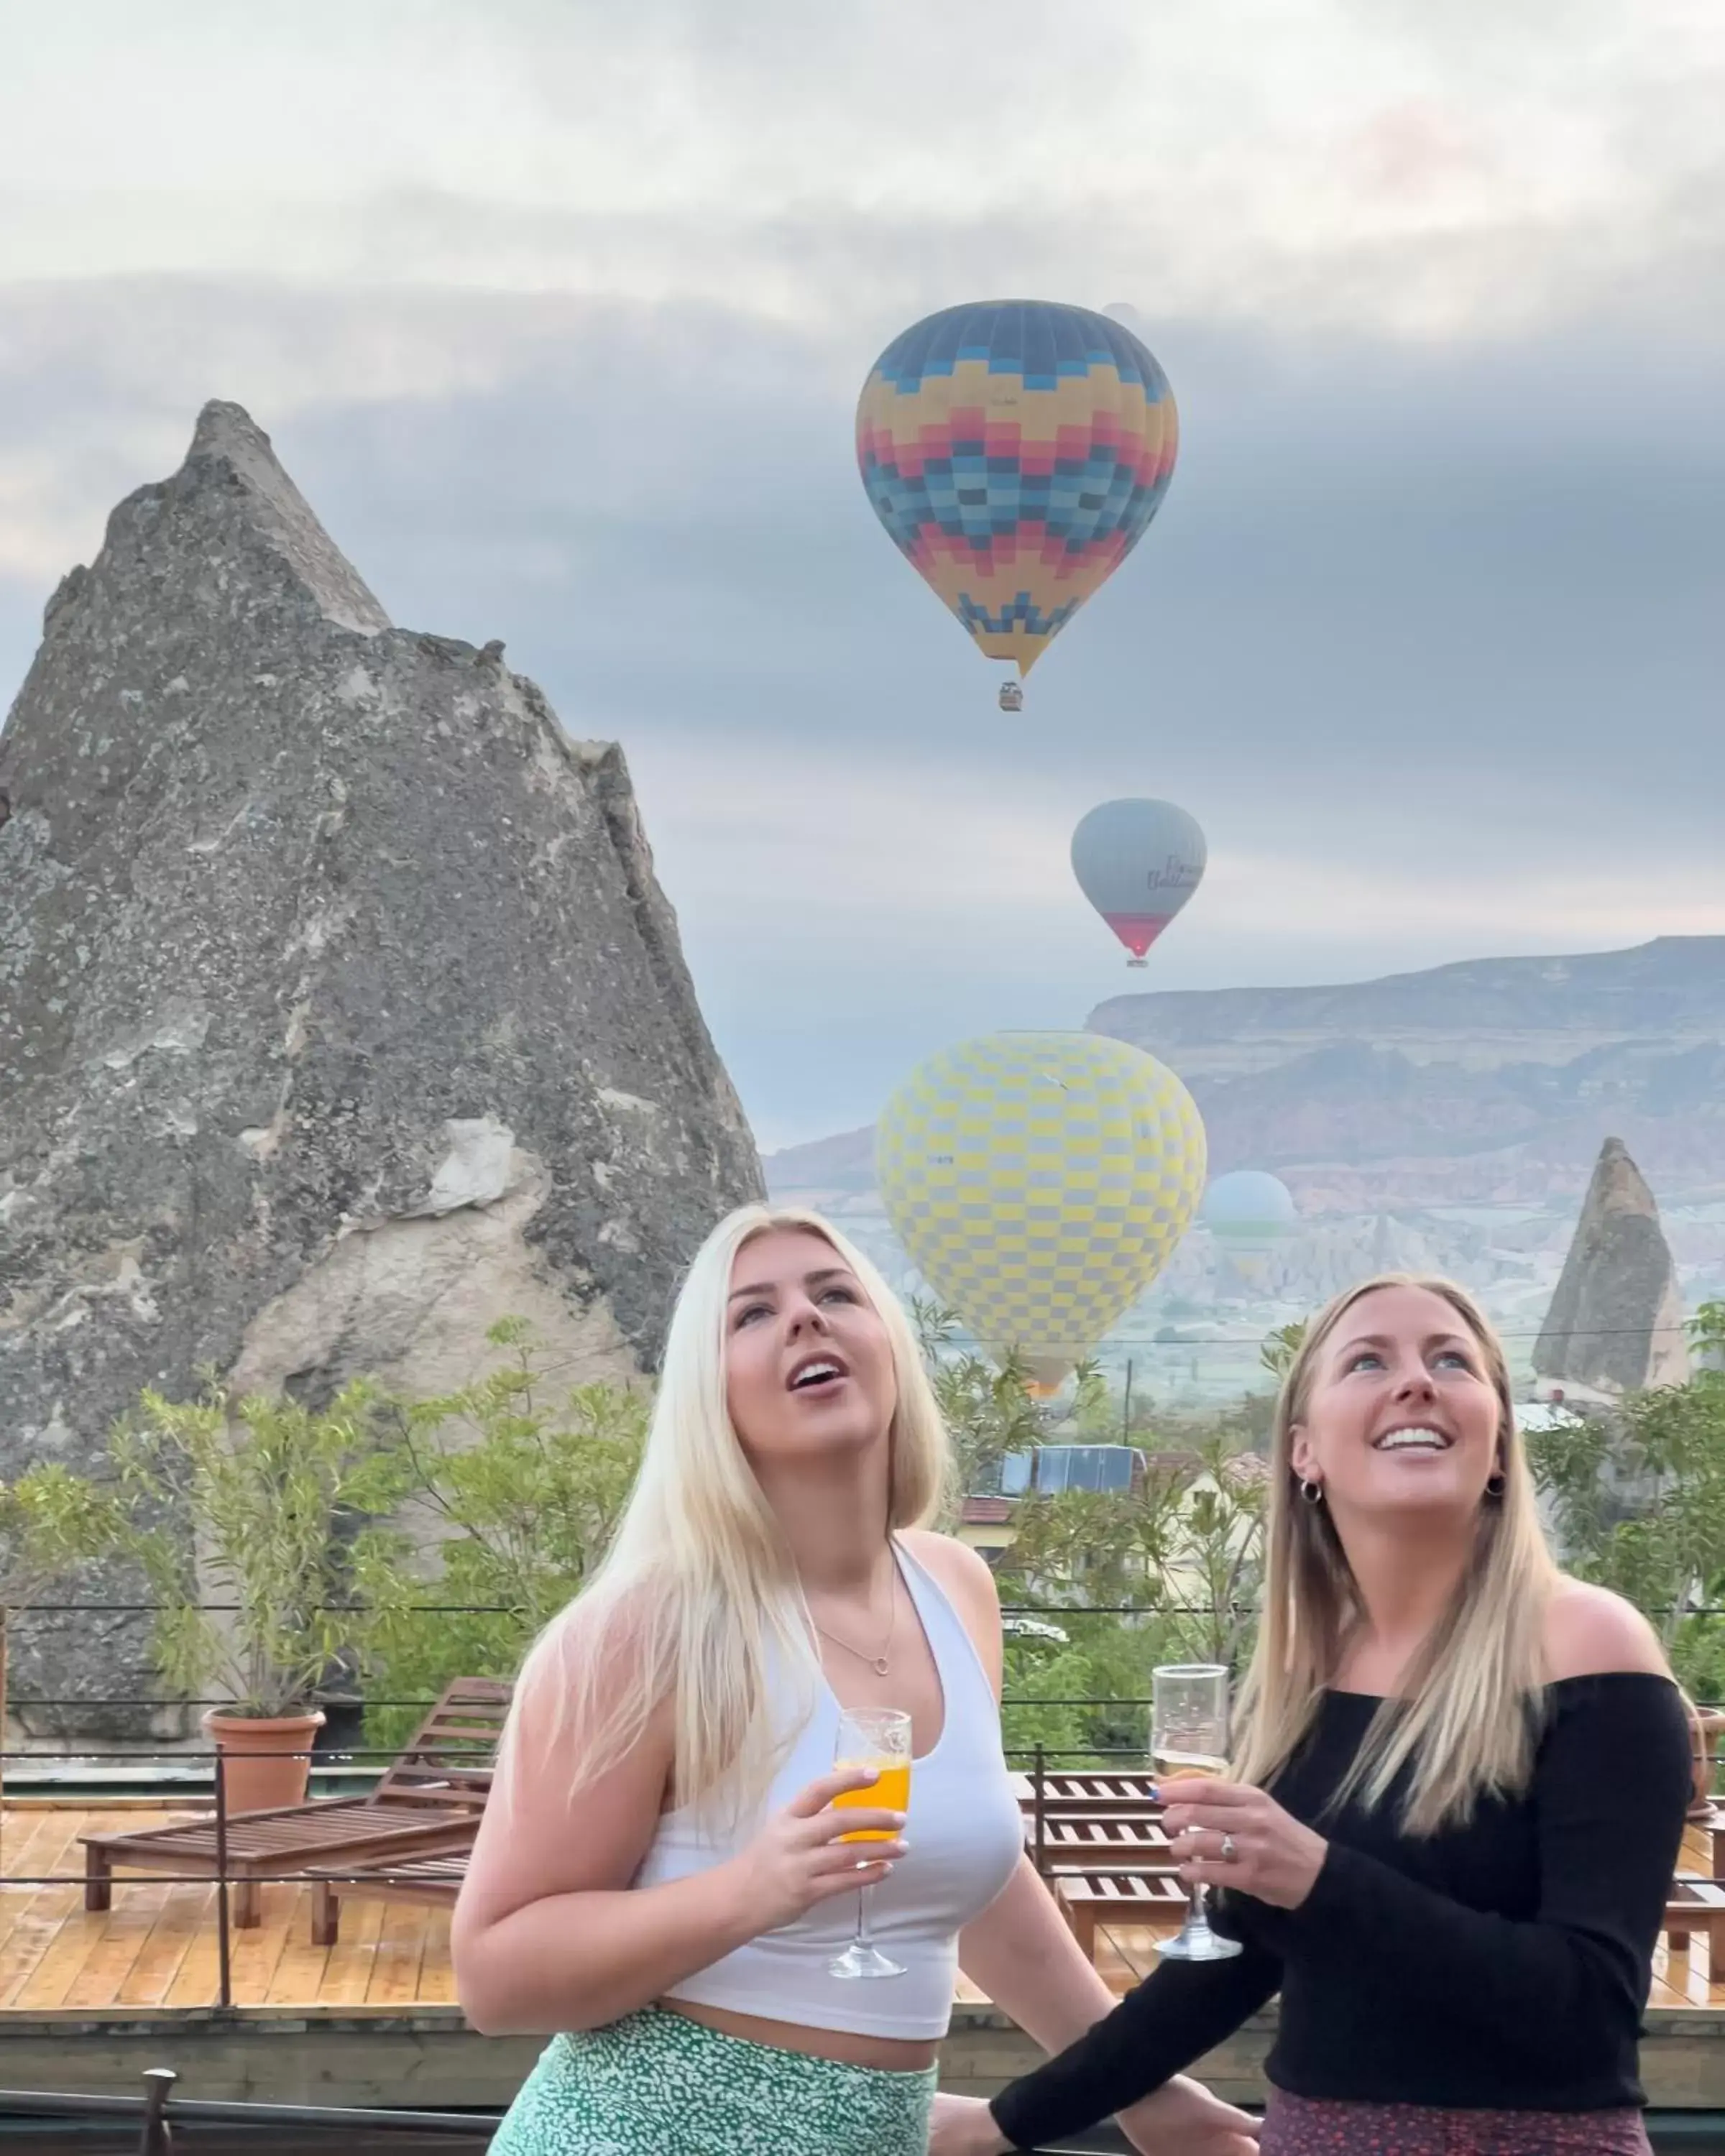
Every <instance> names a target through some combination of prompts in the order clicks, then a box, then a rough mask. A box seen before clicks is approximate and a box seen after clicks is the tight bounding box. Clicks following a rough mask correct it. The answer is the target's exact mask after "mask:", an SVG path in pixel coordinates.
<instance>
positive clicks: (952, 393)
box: [856, 300, 1178, 708]
mask: <svg viewBox="0 0 1725 2156" xmlns="http://www.w3.org/2000/svg"><path fill="white" fill-rule="evenodd" d="M1177 443H1178V419H1177V418H1176V415H1175V412H1174V400H1173V393H1171V392H1170V390H1169V388H1168V380H1167V377H1165V376H1164V374H1163V371H1162V369H1161V368H1160V367H1158V365H1157V363H1156V362H1155V360H1154V359H1153V357H1151V355H1150V353H1149V352H1148V351H1147V350H1146V348H1145V347H1144V346H1143V345H1142V344H1141V343H1140V342H1139V341H1138V340H1137V337H1135V336H1133V335H1132V332H1131V331H1130V330H1128V329H1127V328H1126V327H1125V326H1123V325H1122V323H1120V322H1118V321H1111V320H1110V319H1109V318H1108V317H1107V316H1106V315H1098V314H1092V313H1091V311H1090V310H1089V309H1088V308H1086V307H1066V306H1059V305H1053V304H1051V303H1050V302H1048V301H1046V300H997V301H991V302H989V303H988V304H985V305H974V306H963V307H947V308H946V309H945V310H943V311H942V312H941V313H939V314H937V315H930V316H928V317H927V320H926V321H920V322H918V323H917V324H916V327H915V328H914V329H909V330H906V331H905V333H904V335H903V336H900V337H896V338H895V339H894V341H892V343H891V344H890V345H889V346H887V347H886V351H885V352H882V353H881V355H880V358H879V359H878V360H877V361H876V362H875V366H874V367H873V370H872V371H871V372H870V376H869V378H868V380H867V382H865V383H864V385H863V392H862V396H861V398H860V401H859V403H858V405H857V414H856V454H857V462H858V464H859V465H860V468H861V471H862V477H863V484H864V485H865V487H866V488H867V490H868V495H869V500H870V502H872V503H873V505H874V509H875V515H876V516H878V517H879V518H880V521H881V522H882V523H883V524H884V525H885V526H886V529H887V531H889V532H890V533H891V536H892V537H893V539H894V541H895V542H896V544H897V545H898V547H899V548H900V550H901V552H903V553H904V554H905V555H906V557H908V559H909V561H910V562H911V566H912V567H914V568H915V569H916V570H917V571H918V572H919V573H920V574H921V575H922V577H925V578H926V579H927V582H928V583H930V584H932V586H933V588H934V589H935V591H936V592H937V593H938V594H939V595H940V597H941V598H942V600H944V601H945V603H946V604H947V606H948V607H950V608H952V612H953V613H956V614H957V617H958V619H959V620H960V621H962V622H963V624H964V626H965V628H966V629H968V630H969V632H970V634H971V635H972V636H973V638H974V639H975V640H976V642H977V644H978V645H979V646H980V648H981V649H982V650H983V652H984V653H985V654H987V655H988V657H989V658H990V659H1004V660H1015V661H1016V662H1017V665H1018V670H1019V675H1020V677H1021V678H1022V677H1023V676H1024V675H1028V674H1029V671H1030V669H1031V668H1032V667H1033V666H1034V665H1035V663H1036V661H1037V660H1038V659H1039V658H1040V656H1041V655H1042V654H1043V652H1044V651H1045V649H1047V648H1048V645H1049V644H1050V642H1051V641H1052V639H1054V638H1055V636H1057V635H1058V634H1060V630H1061V629H1063V628H1065V624H1067V623H1068V622H1069V621H1070V619H1072V616H1073V615H1074V614H1075V613H1076V612H1077V611H1078V609H1079V608H1080V607H1081V606H1082V605H1083V604H1084V602H1085V601H1086V599H1087V598H1089V597H1090V596H1091V593H1093V592H1095V591H1096V590H1097V589H1098V588H1100V587H1101V585H1102V584H1103V583H1106V580H1107V579H1108V577H1111V576H1112V574H1113V573H1114V572H1115V570H1116V569H1117V568H1118V567H1119V566H1120V564H1121V563H1122V562H1123V561H1124V560H1125V559H1126V557H1127V555H1128V554H1129V553H1130V552H1132V548H1133V547H1135V546H1136V545H1137V542H1138V541H1139V540H1140V539H1141V538H1142V536H1143V535H1144V532H1145V530H1146V528H1147V526H1148V525H1149V522H1150V520H1151V518H1152V517H1153V516H1155V514H1156V511H1157V510H1158V507H1159V506H1161V502H1162V497H1163V495H1164V494H1166V493H1167V491H1168V480H1170V478H1171V477H1172V476H1173V469H1174V453H1175V449H1176V445H1177ZM1011 688H1012V685H1009V690H1011ZM1013 693H1014V694H1015V693H1016V692H1015V690H1014V691H1013ZM1007 697H1008V690H1003V692H1002V701H1003V703H1005V702H1006V701H1007ZM1009 708H1012V706H1010V705H1009Z"/></svg>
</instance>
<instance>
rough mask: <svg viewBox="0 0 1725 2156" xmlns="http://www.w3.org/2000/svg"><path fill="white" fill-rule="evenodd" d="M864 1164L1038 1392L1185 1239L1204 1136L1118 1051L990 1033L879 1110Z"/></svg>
mask: <svg viewBox="0 0 1725 2156" xmlns="http://www.w3.org/2000/svg"><path fill="white" fill-rule="evenodd" d="M875 1168H876V1173H877V1177H878V1180H879V1183H880V1194H881V1197H882V1199H884V1201H885V1203H886V1212H887V1217H888V1218H889V1219H891V1223H892V1225H893V1228H894V1230H895V1232H896V1234H897V1236H898V1239H899V1240H900V1241H901V1243H902V1244H903V1245H904V1246H905V1248H906V1250H907V1251H908V1252H909V1253H910V1255H911V1259H912V1260H914V1262H915V1263H916V1265H917V1267H918V1268H919V1270H921V1271H922V1275H923V1277H924V1278H925V1279H926V1280H927V1281H928V1283H929V1285H930V1286H931V1287H932V1288H933V1290H934V1291H935V1293H936V1294H937V1295H938V1296H940V1297H941V1299H942V1301H944V1302H946V1303H947V1304H948V1305H950V1306H951V1307H952V1309H953V1310H955V1311H957V1312H958V1314H959V1316H960V1317H963V1319H964V1320H965V1322H966V1323H967V1324H968V1325H969V1326H970V1327H971V1328H972V1330H973V1332H975V1333H976V1334H977V1336H978V1338H979V1339H981V1340H983V1341H984V1342H987V1343H988V1346H989V1347H992V1348H993V1349H994V1350H995V1352H996V1353H1001V1354H1004V1353H1007V1352H1008V1351H1009V1350H1011V1349H1016V1350H1017V1351H1018V1353H1019V1355H1020V1356H1021V1357H1022V1358H1024V1362H1025V1363H1027V1364H1028V1366H1029V1369H1030V1372H1031V1373H1032V1376H1033V1378H1034V1381H1035V1383H1036V1384H1037V1386H1038V1387H1039V1388H1040V1389H1043V1390H1047V1391H1051V1390H1053V1389H1054V1388H1055V1386H1057V1385H1058V1384H1059V1383H1060V1379H1061V1378H1063V1377H1065V1374H1066V1373H1067V1372H1068V1371H1069V1370H1070V1369H1071V1368H1072V1366H1073V1364H1074V1363H1076V1362H1078V1361H1080V1360H1081V1358H1082V1357H1083V1356H1084V1355H1085V1354H1086V1353H1088V1352H1089V1350H1090V1349H1091V1347H1094V1346H1095V1345H1096V1342H1098V1341H1100V1340H1101V1339H1102V1338H1103V1337H1104V1336H1105V1335H1106V1333H1107V1332H1108V1330H1109V1328H1110V1327H1111V1326H1112V1325H1114V1324H1115V1323H1116V1322H1117V1320H1118V1319H1119V1318H1120V1317H1121V1315H1122V1312H1125V1311H1126V1310H1127V1309H1128V1308H1129V1307H1130V1306H1131V1305H1132V1303H1133V1302H1134V1301H1136V1300H1137V1297H1138V1296H1140V1295H1142V1293H1143V1291H1144V1290H1145V1289H1146V1288H1147V1287H1148V1286H1149V1285H1150V1283H1151V1281H1153V1280H1154V1279H1155V1277H1156V1276H1157V1274H1158V1272H1160V1270H1162V1268H1163V1265H1165V1264H1166V1263H1167V1261H1168V1258H1169V1256H1170V1255H1172V1253H1173V1250H1174V1249H1175V1247H1176V1246H1177V1245H1178V1242H1179V1240H1180V1238H1181V1236H1182V1235H1183V1234H1184V1233H1185V1231H1186V1229H1187V1227H1188V1225H1189V1223H1190V1221H1191V1219H1192V1216H1193V1214H1194V1212H1195V1211H1196V1209H1197V1207H1198V1202H1199V1196H1200V1194H1201V1193H1202V1191H1203V1188H1204V1125H1203V1122H1201V1121H1200V1120H1199V1113H1198V1110H1197V1108H1196V1106H1194V1102H1193V1100H1192V1096H1191V1095H1190V1094H1189V1092H1188V1091H1186V1088H1185V1087H1184V1086H1183V1085H1182V1084H1181V1083H1180V1081H1179V1080H1178V1078H1177V1077H1176V1076H1175V1075H1174V1074H1173V1071H1172V1070H1168V1069H1166V1068H1165V1067H1164V1066H1163V1065H1162V1064H1160V1063H1158V1061H1157V1060H1156V1059H1155V1057H1154V1056H1153V1055H1146V1054H1145V1053H1144V1051H1143V1050H1142V1049H1138V1048H1132V1047H1129V1046H1128V1045H1127V1043H1126V1042H1124V1041H1120V1040H1110V1039H1105V1038H1104V1037H1103V1036H1102V1035H1101V1034H1091V1033H996V1034H985V1035H983V1036H982V1037H980V1038H979V1039H973V1040H967V1041H963V1042H961V1043H960V1044H959V1045H957V1047H956V1048H948V1049H944V1050H942V1051H941V1052H940V1053H939V1054H938V1055H932V1056H931V1057H930V1058H929V1059H928V1060H927V1062H926V1063H923V1064H921V1065H918V1067H917V1068H916V1070H913V1071H912V1072H911V1075H910V1076H909V1077H908V1078H907V1079H906V1080H905V1081H904V1083H903V1084H902V1085H901V1086H900V1087H899V1088H898V1090H897V1091H896V1092H895V1093H894V1094H893V1096H892V1097H891V1100H889V1101H888V1102H887V1104H886V1109H885V1111H883V1113H882V1115H881V1117H880V1124H879V1126H878V1128H877V1132H876V1135H875Z"/></svg>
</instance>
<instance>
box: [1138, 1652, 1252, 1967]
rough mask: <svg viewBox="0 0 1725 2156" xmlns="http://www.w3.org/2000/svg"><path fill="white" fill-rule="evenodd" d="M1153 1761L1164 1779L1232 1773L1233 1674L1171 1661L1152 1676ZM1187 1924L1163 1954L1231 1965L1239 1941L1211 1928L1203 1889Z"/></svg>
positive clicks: (1195, 1892) (1193, 1899)
mask: <svg viewBox="0 0 1725 2156" xmlns="http://www.w3.org/2000/svg"><path fill="white" fill-rule="evenodd" d="M1150 1699H1151V1706H1150V1758H1151V1763H1152V1764H1153V1767H1154V1768H1155V1769H1156V1772H1157V1774H1158V1776H1163V1775H1166V1776H1168V1778H1169V1779H1173V1776H1175V1775H1176V1774H1203V1775H1206V1776H1209V1777H1210V1778H1211V1779H1215V1780H1220V1779H1222V1778H1224V1776H1225V1775H1226V1774H1227V1772H1228V1672H1227V1671H1226V1670H1225V1669H1223V1668H1221V1667H1220V1666H1218V1665H1216V1664H1214V1663H1210V1662H1166V1663H1164V1664H1163V1666H1162V1667H1161V1668H1160V1669H1158V1670H1153V1671H1152V1672H1151V1675H1150ZM1160 1951H1161V1952H1162V1953H1163V1954H1164V1955H1165V1956H1166V1957H1167V1958H1168V1960H1170V1961H1227V1960H1229V1959H1230V1958H1232V1956H1234V1955H1235V1954H1237V1953H1240V1942H1239V1940H1238V1939H1228V1938H1222V1936H1221V1935H1220V1934H1219V1933H1216V1932H1213V1931H1212V1930H1211V1929H1210V1920H1209V1915H1208V1913H1207V1912H1206V1911H1205V1908H1204V1888H1203V1886H1201V1885H1200V1886H1194V1887H1192V1888H1190V1889H1189V1902H1188V1905H1187V1910H1186V1921H1185V1922H1184V1923H1183V1925H1182V1926H1181V1927H1180V1929H1179V1933H1178V1936H1177V1937H1175V1938H1171V1939H1164V1940H1163V1942H1162V1945H1161V1949H1160Z"/></svg>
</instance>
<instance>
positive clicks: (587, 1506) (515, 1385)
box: [355, 1318, 650, 1748]
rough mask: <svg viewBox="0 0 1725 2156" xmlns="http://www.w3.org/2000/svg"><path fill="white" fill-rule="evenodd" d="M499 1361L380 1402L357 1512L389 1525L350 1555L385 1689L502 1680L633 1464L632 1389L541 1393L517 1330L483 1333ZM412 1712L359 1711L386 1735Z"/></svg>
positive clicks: (397, 1695) (548, 1615) (417, 1690)
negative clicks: (456, 1679) (362, 1506)
mask: <svg viewBox="0 0 1725 2156" xmlns="http://www.w3.org/2000/svg"><path fill="white" fill-rule="evenodd" d="M486 1337H487V1338H488V1339H490V1342H492V1344H493V1345H494V1346H495V1347H500V1348H502V1349H504V1350H505V1351H506V1353H507V1355H508V1358H509V1359H508V1360H507V1361H506V1363H504V1364H503V1365H502V1367H501V1368H497V1369H495V1370H493V1371H491V1372H490V1373H488V1374H486V1375H485V1376H484V1377H482V1378H480V1379H479V1380H478V1381H477V1382H476V1383H473V1384H471V1385H469V1386H465V1387H464V1388H463V1389H460V1390H459V1391H457V1392H454V1393H449V1394H444V1395H442V1396H440V1397H439V1398H437V1399H428V1400H421V1401H418V1402H414V1403H412V1404H408V1403H405V1402H400V1401H392V1402H391V1403H389V1404H388V1410H387V1415H386V1443H385V1445H384V1447H383V1449H382V1451H381V1452H380V1454H379V1455H378V1456H377V1458H376V1460H374V1461H373V1463H372V1466H371V1468H370V1470H369V1471H368V1472H367V1476H366V1479H365V1482H364V1485H363V1491H362V1494H363V1496H364V1498H365V1501H366V1503H367V1507H368V1508H369V1509H370V1510H371V1511H372V1512H376V1513H379V1514H388V1515H389V1516H391V1517H393V1519H394V1520H396V1522H398V1527H397V1530H396V1532H394V1533H393V1535H392V1536H390V1537H382V1536H374V1537H372V1538H371V1539H370V1541H369V1542H368V1543H367V1545H366V1546H365V1547H364V1548H362V1549H361V1550H360V1552H359V1553H358V1555H357V1560H356V1564H355V1580H356V1585H357V1589H358V1591H359V1593H360V1594H361V1595H362V1597H363V1599H364V1600H365V1602H366V1604H367V1627H366V1636H367V1650H368V1654H369V1656H370V1658H371V1661H372V1664H373V1666H375V1668H376V1670H377V1672H378V1675H379V1676H380V1677H381V1678H382V1690H383V1692H384V1694H385V1696H386V1697H388V1698H391V1699H393V1700H397V1701H407V1700H411V1699H413V1698H416V1697H417V1698H423V1697H429V1696H431V1695H433V1694H434V1693H435V1692H436V1691H439V1689H440V1688H441V1686H443V1685H444V1684H445V1683H447V1681H449V1678H450V1677H452V1676H499V1677H509V1676H514V1674H515V1672H516V1668H517V1666H519V1664H520V1661H521V1655H522V1654H523V1653H524V1651H525V1650H526V1647H527V1645H529V1643H530V1642H531V1640H532V1639H533V1637H534V1635H535V1634H536V1633H537V1632H538V1631H539V1630H541V1629H542V1627H543V1626H544V1625H546V1624H547V1623H548V1622H549V1621H550V1620H551V1619H552V1617H554V1616H555V1615H556V1614H557V1611H558V1610H560V1609H562V1608H563V1606H564V1605H565V1604H567V1603H568V1602H569V1601H571V1600H572V1599H573V1597H574V1596H575V1595H576V1594H578V1593H579V1591H580V1589H581V1588H582V1586H583V1584H585V1582H586V1580H587V1578H588V1574H589V1573H590V1572H591V1571H592V1570H593V1567H594V1566H595V1565H596V1564H597V1563H598V1560H599V1558H601V1557H602V1556H603V1553H604V1551H605V1549H606V1548H607V1546H608V1543H609V1542H610V1540H611V1537H612V1535H613V1534H614V1532H615V1531H616V1527H617V1523H618V1522H619V1519H620V1518H621V1517H622V1513H623V1509H624V1505H625V1503H626V1502H627V1501H628V1498H629V1490H630V1488H631V1486H633V1484H634V1478H635V1474H636V1471H637V1469H638V1468H639V1465H640V1459H641V1449H642V1446H643V1444H644V1440H645V1436H646V1428H647V1417H648V1411H649V1402H650V1395H649V1393H648V1391H647V1390H646V1389H645V1388H644V1387H637V1386H625V1385H616V1384H586V1385H578V1386H576V1387H574V1388H573V1389H572V1390H569V1391H567V1393H565V1394H562V1397H561V1398H555V1399H553V1398H548V1397H547V1385H546V1380H545V1375H544V1373H543V1372H542V1369H541V1368H540V1366H539V1359H538V1350H537V1347H536V1342H535V1341H534V1339H533V1337H532V1333H531V1328H530V1327H528V1326H527V1325H526V1323H525V1322H522V1321H521V1320H519V1319H514V1318H507V1319H505V1320H504V1321H503V1322H501V1323H500V1324H498V1325H495V1326H494V1327H492V1328H491V1330H490V1332H489V1333H488V1334H487V1336H486ZM417 1719H418V1709H416V1708H413V1707H409V1706H405V1705H397V1706H391V1707H377V1708H374V1709H373V1710H372V1712H370V1713H369V1714H368V1715H367V1740H368V1742H370V1743H373V1744H376V1745H377V1746H379V1747H383V1748H387V1747H389V1746H391V1745H393V1744H394V1743H398V1742H399V1741H400V1740H401V1738H403V1737H404V1736H405V1735H406V1734H407V1732H408V1730H409V1729H410V1728H411V1727H412V1726H413V1722H415V1721H417Z"/></svg>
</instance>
